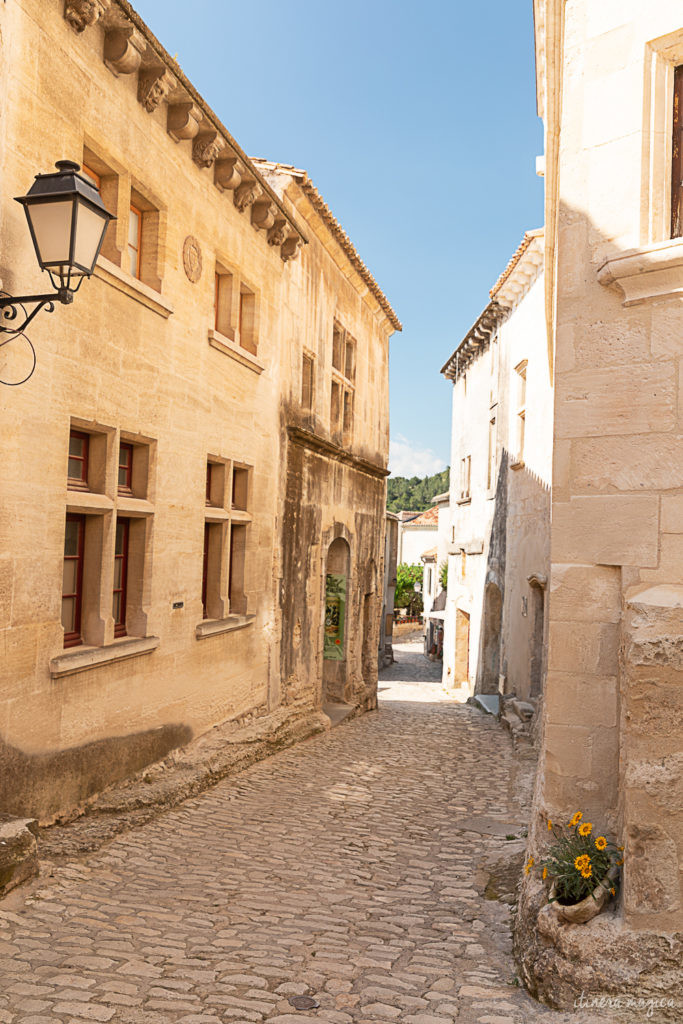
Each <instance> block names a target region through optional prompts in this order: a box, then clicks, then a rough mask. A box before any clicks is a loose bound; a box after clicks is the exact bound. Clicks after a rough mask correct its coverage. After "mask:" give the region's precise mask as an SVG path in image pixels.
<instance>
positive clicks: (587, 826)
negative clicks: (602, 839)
mask: <svg viewBox="0 0 683 1024" xmlns="http://www.w3.org/2000/svg"><path fill="white" fill-rule="evenodd" d="M592 831H593V826H592V825H591V823H590V821H585V822H584V823H583V825H579V835H580V836H589V835H590V834H591V832H592Z"/></svg>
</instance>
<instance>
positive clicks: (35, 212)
mask: <svg viewBox="0 0 683 1024" xmlns="http://www.w3.org/2000/svg"><path fill="white" fill-rule="evenodd" d="M56 167H57V170H56V171H53V172H52V173H51V174H37V175H36V180H35V181H34V183H33V185H32V186H31V188H30V189H29V191H28V194H27V195H25V196H17V197H16V201H17V202H18V203H21V205H22V206H23V207H24V212H25V213H26V220H27V221H28V226H29V230H30V232H31V238H32V240H33V245H34V248H35V250H36V257H37V259H38V263H39V265H40V269H41V270H46V271H47V273H48V274H49V277H50V281H51V283H52V285H53V287H54V288H55V289H56V291H55V292H54V293H49V294H44V295H23V296H17V297H15V296H10V295H3V296H0V311H2V316H3V321H4V322H0V331H3V332H6V333H11V334H19V333H21V332H22V331H23V330H24V329H25V328H26V327H27V326H28V324H29V323H30V322H31V320H32V319H33V318H34V316H35V315H36V313H37V312H38V311H39V310H40V309H42V307H43V306H45V307H46V308H47V310H48V312H52V310H53V309H54V303H55V301H56V302H62V303H65V304H69V303H71V302H73V297H74V293H75V292H77V291H78V289H79V288H80V286H81V284H82V282H83V278H84V277H90V275H91V274H92V272H93V270H94V269H95V261H96V260H97V257H98V255H99V252H100V249H101V248H102V242H103V241H104V235H105V232H106V230H107V226H108V224H109V221H111V220H114V219H115V218H114V215H113V214H111V213H110V212H109V210H107V208H106V206H105V205H104V203H103V202H102V199H101V198H100V194H99V192H98V191H97V188H96V187H95V184H94V182H93V181H91V179H90V178H88V177H86V176H85V175H83V174H79V171H80V166H79V165H78V164H77V163H74V161H73V160H58V161H57V164H56ZM26 303H28V304H32V305H34V309H33V310H32V311H31V313H29V314H27V313H26V310H24V316H25V319H24V322H23V323H22V324H21V326H17V325H16V323H15V321H16V319H17V317H18V309H17V307H23V306H24V305H25V304H26Z"/></svg>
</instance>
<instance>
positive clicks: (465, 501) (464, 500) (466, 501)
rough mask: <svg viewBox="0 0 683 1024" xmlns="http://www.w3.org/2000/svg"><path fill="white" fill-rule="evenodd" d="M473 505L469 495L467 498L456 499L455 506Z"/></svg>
mask: <svg viewBox="0 0 683 1024" xmlns="http://www.w3.org/2000/svg"><path fill="white" fill-rule="evenodd" d="M471 503H472V496H471V495H469V494H468V495H467V497H466V498H456V499H455V504H456V505H470V504H471Z"/></svg>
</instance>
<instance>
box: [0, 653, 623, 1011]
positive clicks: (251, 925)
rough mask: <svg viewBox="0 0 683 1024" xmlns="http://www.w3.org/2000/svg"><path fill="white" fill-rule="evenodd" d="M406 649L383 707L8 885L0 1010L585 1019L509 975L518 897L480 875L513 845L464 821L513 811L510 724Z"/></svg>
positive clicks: (385, 683)
mask: <svg viewBox="0 0 683 1024" xmlns="http://www.w3.org/2000/svg"><path fill="white" fill-rule="evenodd" d="M398 657H399V663H398V664H397V665H394V666H392V667H391V669H390V670H388V671H387V672H386V673H384V674H383V678H382V681H381V683H380V686H381V688H382V690H383V692H382V694H381V696H382V698H383V703H382V706H381V710H380V711H379V712H378V713H373V714H369V715H365V716H363V717H362V718H359V719H356V720H353V721H351V722H349V723H347V724H344V725H342V726H340V727H339V728H337V729H335V730H334V731H333V732H332V733H330V734H327V735H323V736H319V737H316V738H315V739H312V740H310V741H308V742H306V743H303V744H300V745H299V746H298V747H296V748H293V749H291V750H288V751H285V752H283V753H281V754H278V755H276V756H274V757H272V758H270V759H269V760H267V761H263V762H261V763H260V764H257V765H255V766H253V767H252V768H250V769H248V770H247V771H245V772H243V773H242V774H241V775H239V776H236V777H234V778H232V779H228V780H225V781H223V782H221V783H220V784H219V785H218V786H216V787H215V788H214V789H211V790H209V791H207V792H206V793H204V794H202V795H201V796H199V797H197V798H195V799H192V800H189V801H187V802H186V803H185V804H183V805H182V807H181V808H179V809H175V810H173V811H169V812H167V813H165V814H163V815H161V816H160V817H159V818H157V819H156V820H155V821H153V822H151V823H149V824H147V825H145V826H144V827H142V828H140V829H138V830H136V831H133V832H130V833H128V834H126V835H123V836H119V837H117V838H116V839H115V840H114V841H113V842H111V843H110V844H109V845H108V846H107V847H106V848H104V849H102V850H100V851H99V852H98V853H96V854H93V855H91V856H90V857H89V858H88V859H87V860H85V861H83V862H80V863H72V864H71V865H69V866H68V867H59V868H57V869H56V870H55V874H54V876H53V877H51V878H47V879H41V880H40V882H39V884H38V886H37V887H34V889H33V891H32V892H30V894H29V895H28V896H27V895H26V893H23V894H17V893H15V894H13V895H12V897H10V900H9V903H5V904H3V905H2V907H0V1024H15V1022H17V1024H18V1022H22V1024H54V1022H57V1021H61V1022H74V1024H82V1022H85V1021H88V1022H92V1021H105V1022H106V1021H121V1022H124V1024H125V1022H144V1024H167V1022H174V1024H175V1022H177V1024H180V1022H182V1024H209V1022H211V1024H217V1022H225V1024H240V1022H252V1021H269V1022H272V1024H300V1022H301V1021H306V1020H317V1021H325V1022H331V1024H347V1022H353V1024H365V1022H367V1024H395V1022H399V1024H404V1022H405V1024H449V1022H452V1021H454V1020H456V1019H457V1020H458V1021H459V1022H464V1024H474V1022H476V1024H526V1022H527V1021H529V1022H537V1021H539V1022H543V1024H545V1022H548V1024H560V1022H563V1021H568V1020H570V1019H571V1020H572V1021H578V1018H575V1017H570V1015H565V1014H559V1013H554V1012H552V1011H550V1010H548V1009H546V1008H544V1007H540V1006H538V1005H537V1004H535V1003H534V1002H533V1001H532V1000H531V999H530V998H529V997H528V996H527V995H526V993H525V992H524V991H523V990H521V989H520V988H517V987H515V986H514V984H513V983H512V982H513V980H514V978H513V976H514V967H513V963H512V959H511V955H510V936H509V910H508V908H507V907H506V906H504V905H503V904H500V903H497V902H492V901H487V900H485V899H483V898H482V897H481V896H480V895H479V894H478V892H477V891H476V890H475V888H474V887H473V884H472V879H473V876H474V873H475V870H476V866H477V863H478V859H479V857H480V855H481V850H482V844H484V843H489V844H491V843H495V842H498V843H499V844H501V845H502V844H503V843H504V842H505V840H504V839H502V838H501V839H498V840H495V839H490V838H489V839H485V838H484V837H482V836H480V835H477V834H475V833H473V832H466V831H463V829H462V827H459V822H462V821H463V820H464V819H465V818H466V817H468V816H469V817H471V816H473V815H484V814H485V815H489V816H494V817H498V818H499V819H500V820H501V821H505V820H506V814H507V809H506V806H505V800H504V797H503V794H505V793H506V778H507V774H508V770H509V759H510V754H509V749H508V743H507V738H506V737H505V735H504V734H502V733H501V731H500V730H499V727H498V726H497V725H496V724H495V723H494V722H493V721H492V720H491V719H487V718H486V717H484V716H483V715H481V714H480V713H479V712H478V711H476V710H474V709H472V708H470V707H468V706H460V705H456V704H454V703H452V702H450V701H447V700H444V699H443V694H442V693H441V691H440V684H439V682H438V676H439V666H438V665H432V664H431V663H429V662H427V661H425V659H424V658H422V655H421V654H419V649H418V648H416V647H414V646H413V647H412V648H411V647H410V645H400V646H399V650H398ZM401 676H403V679H404V680H405V679H406V677H408V678H407V682H406V683H402V681H401ZM416 676H418V677H419V678H420V679H421V680H422V681H421V682H420V683H419V684H418V683H415V682H414V679H415V677H416ZM295 995H311V996H313V997H314V998H315V1000H316V1001H317V1002H318V1003H319V1007H318V1008H315V1009H310V1010H297V1009H295V1008H294V1007H293V1006H292V1005H291V1003H290V1002H289V1000H290V998H291V997H293V996H295ZM582 1020H583V1021H586V1020H587V1018H585V1017H584V1018H582ZM600 1022H601V1024H606V1018H605V1017H604V1016H602V1017H601V1018H600Z"/></svg>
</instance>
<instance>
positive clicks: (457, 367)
mask: <svg viewBox="0 0 683 1024" xmlns="http://www.w3.org/2000/svg"><path fill="white" fill-rule="evenodd" d="M509 312H510V310H509V309H508V308H507V306H501V305H500V304H499V303H498V302H496V300H495V299H493V300H492V301H491V302H489V304H488V306H487V307H486V309H485V310H484V311H483V313H481V314H480V316H479V317H478V319H477V320H475V322H474V323H473V324H472V326H471V327H470V329H469V331H468V332H467V334H466V335H465V337H464V338H463V339H462V341H461V342H460V344H459V345H458V347H457V348H456V350H455V352H454V353H453V355H452V356H451V357H450V359H449V360H448V361H447V362H446V363H445V364H444V365H443V366H442V367H441V373H443V375H444V377H447V378H448V380H452V381H456V380H457V379H458V377H459V376H460V374H461V373H463V371H464V370H465V368H466V367H467V366H468V365H469V363H471V362H472V360H473V359H475V358H476V357H477V356H478V355H479V353H480V352H481V351H483V350H484V349H485V348H486V347H487V346H488V345H489V343H490V341H491V338H492V337H493V335H494V334H495V333H496V331H497V330H498V327H499V326H500V324H502V322H503V320H505V318H506V317H507V315H508V313H509Z"/></svg>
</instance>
